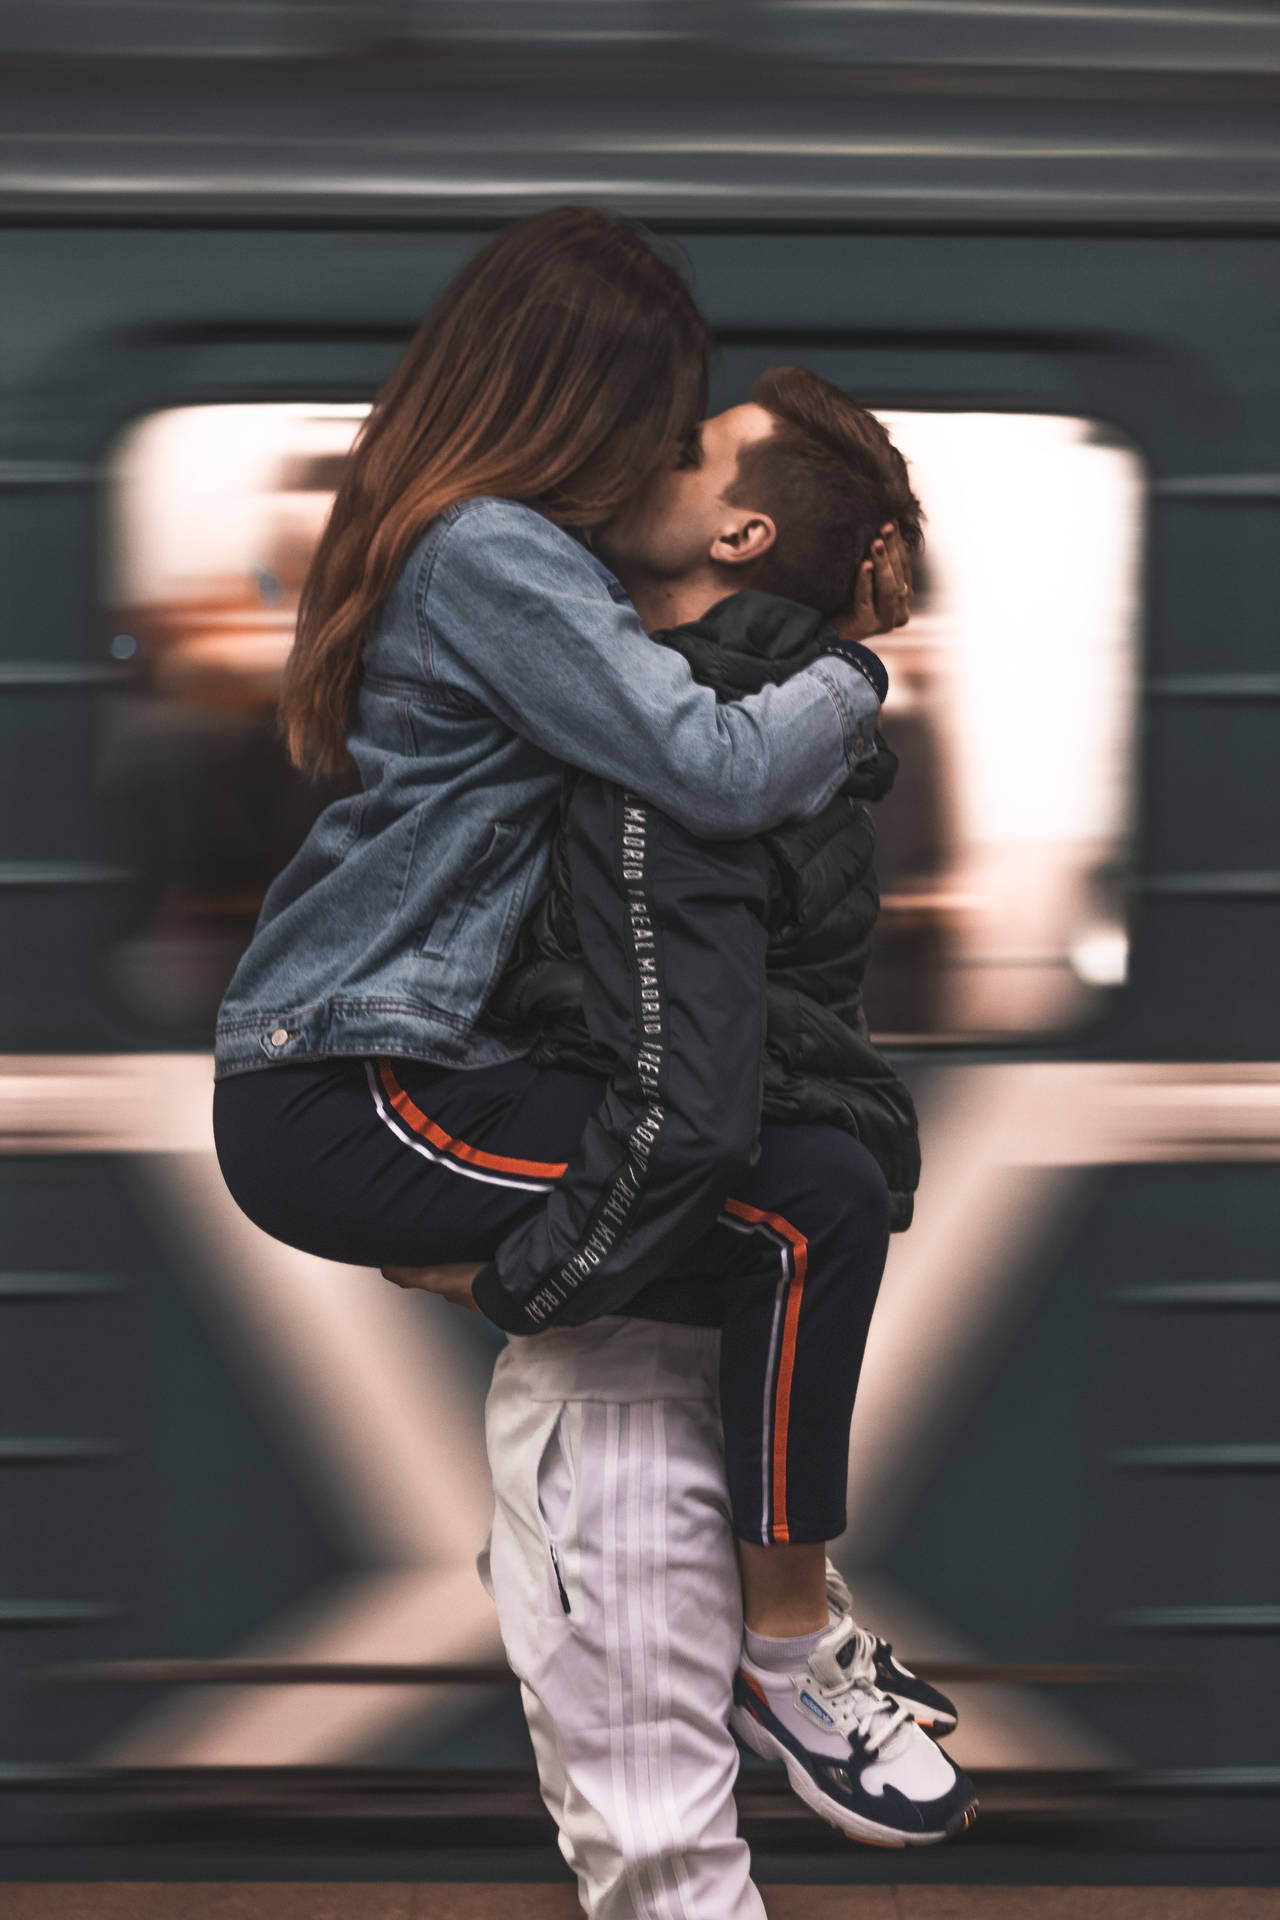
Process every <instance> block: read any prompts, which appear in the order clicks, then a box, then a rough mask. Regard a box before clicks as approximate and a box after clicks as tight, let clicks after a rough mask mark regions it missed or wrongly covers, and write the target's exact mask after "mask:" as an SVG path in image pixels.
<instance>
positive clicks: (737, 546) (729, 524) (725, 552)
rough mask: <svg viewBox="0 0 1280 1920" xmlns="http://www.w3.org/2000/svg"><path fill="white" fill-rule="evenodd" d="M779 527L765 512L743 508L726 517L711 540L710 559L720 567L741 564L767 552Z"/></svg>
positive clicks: (739, 565) (738, 565)
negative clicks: (739, 511)
mask: <svg viewBox="0 0 1280 1920" xmlns="http://www.w3.org/2000/svg"><path fill="white" fill-rule="evenodd" d="M777 537H778V529H777V528H776V527H775V526H774V524H773V521H772V520H771V519H770V518H769V516H768V514H767V513H755V512H747V511H745V510H744V511H743V512H742V513H740V514H736V515H735V516H734V517H733V518H732V519H730V520H725V521H724V522H723V524H722V525H721V528H720V531H719V533H717V535H716V537H715V539H714V540H713V541H712V542H711V559H712V560H713V561H714V562H715V564H716V565H717V566H719V567H741V566H743V565H745V563H746V562H747V561H748V560H758V559H759V558H760V556H761V554H762V553H768V551H769V549H770V547H771V546H772V545H773V543H774V541H775V540H776V539H777Z"/></svg>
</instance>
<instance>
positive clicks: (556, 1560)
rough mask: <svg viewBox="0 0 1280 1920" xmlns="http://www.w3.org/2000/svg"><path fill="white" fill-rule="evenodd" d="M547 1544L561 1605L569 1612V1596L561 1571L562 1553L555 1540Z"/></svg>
mask: <svg viewBox="0 0 1280 1920" xmlns="http://www.w3.org/2000/svg"><path fill="white" fill-rule="evenodd" d="M547 1545H548V1547H549V1548H550V1550H551V1570H552V1572H553V1573H554V1574H555V1576H556V1591H557V1593H558V1594H559V1595H560V1605H561V1606H562V1607H563V1608H564V1610H565V1612H566V1613H568V1612H569V1596H568V1594H567V1593H566V1592H565V1586H564V1577H563V1575H562V1574H561V1572H560V1555H559V1554H558V1553H557V1552H556V1543H555V1541H554V1540H549V1541H548V1542H547Z"/></svg>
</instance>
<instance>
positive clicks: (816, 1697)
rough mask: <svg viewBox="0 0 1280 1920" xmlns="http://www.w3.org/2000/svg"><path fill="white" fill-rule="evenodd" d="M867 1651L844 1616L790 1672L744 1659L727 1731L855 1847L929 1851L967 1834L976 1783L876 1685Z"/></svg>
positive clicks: (859, 1632) (865, 1643) (864, 1638)
mask: <svg viewBox="0 0 1280 1920" xmlns="http://www.w3.org/2000/svg"><path fill="white" fill-rule="evenodd" d="M868 1643H871V1644H874V1642H873V1639H872V1636H871V1635H870V1634H866V1633H864V1632H863V1631H862V1629H861V1628H860V1627H858V1626H856V1625H855V1624H854V1621H853V1620H852V1619H851V1618H850V1616H849V1615H848V1614H847V1613H846V1614H845V1615H843V1617H842V1618H840V1619H838V1620H836V1621H835V1622H834V1624H833V1626H832V1628H831V1630H830V1632H829V1633H826V1634H824V1635H823V1637H822V1639H821V1640H820V1641H819V1642H818V1644H817V1646H816V1647H815V1649H814V1651H813V1652H812V1654H810V1656H809V1661H808V1664H807V1665H806V1666H804V1667H802V1668H800V1669H798V1670H797V1671H795V1672H793V1673H770V1672H768V1671H767V1670H766V1669H765V1668H763V1667H757V1666H756V1665H754V1663H753V1662H752V1661H751V1660H749V1659H748V1658H747V1657H746V1654H745V1653H744V1654H743V1657H742V1662H741V1665H740V1666H739V1668H738V1675H737V1679H736V1680H735V1682H734V1705H733V1709H732V1711H731V1713H730V1715H729V1724H730V1726H731V1727H732V1729H733V1731H734V1732H735V1733H736V1734H737V1735H738V1737H739V1739H740V1740H742V1741H743V1742H744V1743H745V1744H746V1745H747V1746H748V1747H750V1748H751V1750H752V1752H753V1753H758V1754H759V1755H760V1756H761V1758H762V1759H765V1760H780V1761H781V1762H782V1764H783V1766H784V1767H785V1768H786V1770H787V1775H788V1778H789V1779H790V1781H791V1786H792V1789H793V1791H794V1792H795V1793H797V1794H799V1796H800V1798H801V1799H802V1800H803V1801H804V1802H805V1804H806V1805H807V1806H810V1807H812V1808H813V1810H814V1812H815V1813H818V1814H821V1816H822V1818H823V1819H824V1820H826V1821H827V1822H828V1823H829V1824H830V1825H831V1826H833V1827H836V1828H838V1829H839V1830H840V1832H841V1833H847V1834H848V1835H849V1837H850V1838H851V1839H853V1840H867V1841H870V1842H871V1843H872V1844H874V1845H878V1846H882V1847H925V1846H933V1845H936V1844H937V1842H938V1841H940V1840H946V1839H949V1838H951V1836H952V1835H954V1834H959V1833H963V1832H965V1830H966V1829H967V1828H968V1827H970V1826H972V1824H973V1818H974V1813H975V1810H976V1808H977V1804H978V1803H977V1797H976V1795H975V1793H974V1790H973V1782H972V1781H971V1780H970V1779H969V1777H968V1775H967V1774H965V1773H962V1772H961V1770H960V1768H959V1767H956V1766H953V1764H952V1763H951V1761H950V1760H948V1758H947V1756H946V1755H945V1754H944V1753H943V1752H942V1750H941V1748H940V1747H938V1746H936V1745H935V1744H934V1742H933V1741H932V1740H931V1739H930V1738H929V1736H928V1734H927V1733H925V1732H924V1731H923V1730H922V1729H921V1728H920V1727H918V1726H917V1725H916V1723H915V1721H914V1720H913V1719H912V1717H911V1715H910V1713H909V1712H908V1710H907V1708H906V1707H905V1706H900V1705H899V1704H898V1702H897V1700H895V1699H893V1698H892V1697H891V1696H890V1695H889V1694H887V1693H884V1692H882V1691H881V1689H880V1687H879V1686H877V1684H876V1680H875V1671H874V1667H873V1665H872V1663H871V1661H870V1659H869V1658H868V1651H867V1649H868Z"/></svg>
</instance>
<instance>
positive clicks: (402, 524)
mask: <svg viewBox="0 0 1280 1920" xmlns="http://www.w3.org/2000/svg"><path fill="white" fill-rule="evenodd" d="M707 340H708V336H707V328H706V323H705V322H704V320H703V319H702V316H701V314H700V313H699V312H698V310H697V308H696V306H695V305H694V303H693V298H692V295H691V294H690V292H689V289H688V286H687V285H686V284H685V281H684V279H683V278H682V276H681V274H680V273H679V272H678V271H677V269H676V267H675V266H674V265H673V264H672V263H671V262H670V261H668V260H666V259H664V258H663V257H662V256H661V255H660V254H659V253H658V252H657V250H656V248H655V245H654V243H653V241H652V239H651V238H650V236H649V235H648V234H646V233H645V231H644V230H643V228H641V227H638V226H636V225H635V223H634V222H632V221H630V220H624V219H622V218H621V217H620V216H618V215H616V214H611V213H605V212H601V211H599V210H597V209H595V208H591V207H557V208H554V209H553V210H552V211H550V212H548V213H540V214H535V215H534V216H532V217H531V218H530V219H527V220H520V221H517V222H516V223H515V224H514V225H513V226H510V227H507V228H506V229H505V230H504V231H503V232H502V233H500V234H499V235H498V237H497V238H496V239H495V240H492V241H491V242H490V243H489V245H488V246H487V247H485V248H484V250H483V251H482V252H481V253H479V254H477V255H476V256H475V258H474V259H473V260H471V261H470V262H469V264H468V265H467V266H466V267H464V268H463V270H462V272H461V273H460V274H459V275H458V276H457V278H456V279H455V280H454V281H453V282H452V283H451V284H450V286H449V287H448V288H447V289H446V291H445V293H444V295H443V297H442V299H441V300H440V302H439V304H438V305H437V306H436V307H434V308H433V309H432V311H431V312H430V313H429V314H428V315H427V318H426V319H425V320H424V322H423V324H422V326H421V327H420V328H419V330H418V332H417V334H416V335H415V336H414V339H413V341H412V343H411V344H410V346H409V349H408V351H407V352H406V353H405V355H404V357H403V359H402V360H401V361H400V363H399V365H398V366H397V367H396V369H395V372H394V373H393V374H392V375H391V378H390V379H389V380H388V381H387V383H386V385H385V387H384V388H383V389H382V391H381V393H380V394H379V395H378V398H377V400H376V401H375V403H374V406H373V409H372V411H371V413H370V414H369V416H368V418H367V419H366V421H365V423H364V425H363V427H362V428H361V431H360V433H359V435H358V437H357V439H356V442H355V445H354V447H353V448H352V451H351V453H350V455H349V456H348V458H347V461H346V463H345V465H344V468H343V473H342V480H341V483H340V485H339V487H338V491H337V496H336V498H335V500H334V503H333V508H332V511H331V512H330V515H329V519H328V523H327V524H326V526H325V530H324V533H323V534H322V536H321V539H320V543H319V545H318V547H317V548H316V551H315V554H314V557H313V558H312V561H311V566H310V569H309V570H308V573H307V577H306V580H305V582H304V584H303V588H302V597H301V601H300V604H299V608H298V629H297V639H296V641H295V643H294V647H293V651H292V653H291V655H290V657H289V661H288V664H287V666H286V668H285V674H284V683H283V688H282V692H281V699H280V727H281V731H282V733H283V734H284V737H285V740H286V742H287V744H288V748H289V754H290V758H291V759H292V760H293V762H294V764H295V765H296V766H298V767H300V768H302V770H303V771H304V772H307V773H310V774H312V775H314V776H316V777H321V776H327V775H338V774H341V773H343V772H344V771H346V770H348V769H349V767H350V761H349V758H348V755H347V751H346V744H345V742H346V731H347V725H348V721H349V717H350V712H351V703H352V700H353V698H354V696H355V692H356V688H357V686H358V683H359V677H360V655H361V650H362V647H363V643H364V639H365V635H366V633H367V631H368V628H369V623H370V620H371V618H372V616H373V615H374V614H375V613H376V611H377V609H378V608H379V606H380V605H381V604H382V602H383V601H384V600H385V599H386V597H387V595H388V593H389V592H390V591H391V588H392V586H393V585H394V583H395V580H396V576H397V574H398V573H399V571H400V569H401V567H402V566H403V564H404V562H405V560H406V558H407V556H408V553H409V549H410V548H411V547H412V545H413V543H414V541H415V540H416V539H417V537H418V535H419V534H420V533H421V532H422V530H423V528H424V527H425V526H426V525H427V523H428V521H430V520H433V519H434V518H435V516H436V515H437V514H438V513H440V512H442V511H443V510H444V508H446V507H449V506H452V505H453V504H454V503H455V502H457V501H460V500H470V499H476V498H477V497H479V496H481V495H490V494H493V495H498V496H500V497H501V498H504V499H510V500H522V501H527V502H530V503H535V504H536V505H537V506H538V508H539V509H540V510H541V511H542V512H544V513H546V514H547V515H548V516H549V517H550V518H551V519H552V520H555V521H556V522H558V523H559V524H560V525H562V526H581V527H590V526H594V525H597V524H598V523H599V522H601V521H602V520H606V519H608V518H609V516H610V515H611V514H613V513H615V512H616V511H617V510H618V508H619V507H620V506H621V505H622V504H623V503H624V502H625V501H626V500H627V499H628V498H629V497H630V496H631V495H632V494H634V493H636V492H637V491H638V490H639V489H640V488H641V487H642V486H643V485H644V484H645V482H646V481H647V480H649V479H650V478H651V477H652V475H653V474H654V473H655V472H656V471H657V470H658V469H659V468H660V467H661V466H662V465H663V464H664V463H666V462H667V461H668V460H671V461H674V459H675V457H676V453H677V449H678V448H680V447H681V446H682V445H684V444H685V443H686V442H687V441H688V440H689V439H690V438H691V437H692V435H693V434H694V432H695V431H696V428H697V423H698V421H699V420H700V418H701V417H702V415H703V414H704V413H705V411H706V381H707Z"/></svg>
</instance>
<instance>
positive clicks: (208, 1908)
mask: <svg viewBox="0 0 1280 1920" xmlns="http://www.w3.org/2000/svg"><path fill="white" fill-rule="evenodd" d="M764 1895H765V1904H766V1906H767V1908H768V1910H769V1920H1280V1890H1277V1889H1275V1888H1259V1887H815V1886H803V1887H801V1886H790V1887H766V1888H765V1889H764ZM580 1912H581V1909H580V1908H579V1906H578V1903H577V1900H576V1899H575V1897H574V1895H573V1892H572V1890H571V1889H569V1888H567V1887H549V1886H529V1885H521V1884H518V1883H513V1882H511V1881H504V1882H501V1883H497V1884H488V1885H483V1884H479V1883H476V1882H472V1883H468V1884H455V1885H443V1884H439V1883H435V1882H432V1883H419V1884H416V1885H415V1884H413V1883H409V1882H395V1881H379V1882H372V1883H371V1882H352V1881H340V1882H329V1883H327V1884H317V1883H312V1882H282V1881H246V1880H237V1881H221V1882H203V1883H182V1882H173V1881H95V1882H91V1883H83V1882H70V1881H41V1882H25V1883H13V1882H10V1883H9V1884H7V1885H0V1920H578V1916H579V1915H580Z"/></svg>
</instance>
